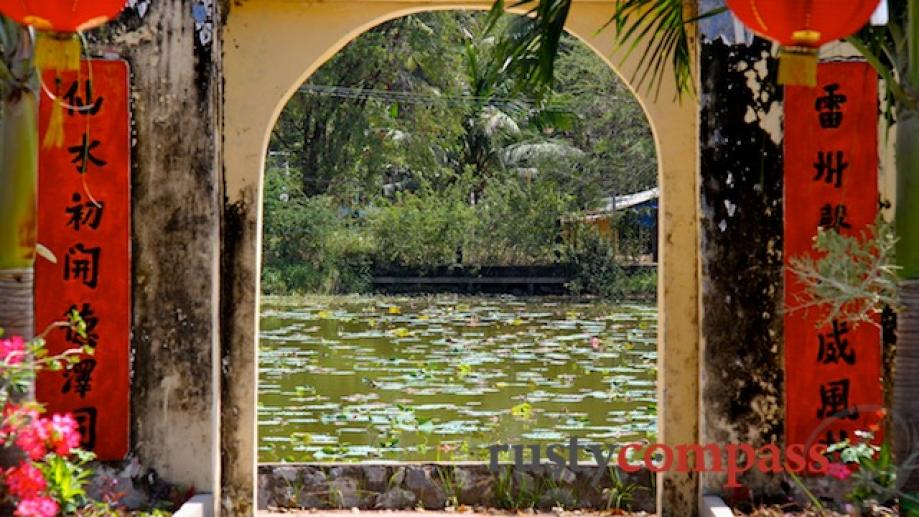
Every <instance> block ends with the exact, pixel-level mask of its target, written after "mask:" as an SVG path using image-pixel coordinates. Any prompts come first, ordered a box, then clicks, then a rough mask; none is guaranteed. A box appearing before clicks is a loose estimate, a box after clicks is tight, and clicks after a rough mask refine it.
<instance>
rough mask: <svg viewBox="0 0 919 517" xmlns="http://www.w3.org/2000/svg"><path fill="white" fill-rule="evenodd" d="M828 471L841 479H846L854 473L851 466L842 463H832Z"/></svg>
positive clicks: (828, 473)
mask: <svg viewBox="0 0 919 517" xmlns="http://www.w3.org/2000/svg"><path fill="white" fill-rule="evenodd" d="M826 473H827V475H830V476H832V477H834V478H836V479H838V480H840V481H843V480H846V479H848V478H849V476H851V475H852V471H851V470H849V467H847V466H845V464H842V463H830V466H829V467H827V469H826Z"/></svg>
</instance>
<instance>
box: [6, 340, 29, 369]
mask: <svg viewBox="0 0 919 517" xmlns="http://www.w3.org/2000/svg"><path fill="white" fill-rule="evenodd" d="M25 350H26V342H25V340H24V339H22V338H21V337H19V336H13V337H11V338H9V339H0V361H5V362H7V363H9V364H19V363H21V362H22V360H23V359H24V358H25Z"/></svg>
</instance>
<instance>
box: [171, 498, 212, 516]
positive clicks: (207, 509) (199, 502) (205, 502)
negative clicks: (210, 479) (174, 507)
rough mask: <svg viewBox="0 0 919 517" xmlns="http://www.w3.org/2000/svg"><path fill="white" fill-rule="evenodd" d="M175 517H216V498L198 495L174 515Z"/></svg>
mask: <svg viewBox="0 0 919 517" xmlns="http://www.w3.org/2000/svg"><path fill="white" fill-rule="evenodd" d="M172 515H173V517H214V496H212V495H211V494H198V495H196V496H195V497H192V498H191V499H189V500H188V501H186V502H185V504H183V505H182V507H181V508H179V511H177V512H176V513H174V514H172Z"/></svg>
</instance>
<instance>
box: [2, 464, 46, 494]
mask: <svg viewBox="0 0 919 517" xmlns="http://www.w3.org/2000/svg"><path fill="white" fill-rule="evenodd" d="M6 485H7V487H9V491H10V494H12V495H13V496H14V497H16V498H19V499H29V498H32V497H38V496H40V495H42V494H43V493H44V492H45V489H46V488H47V487H48V484H47V483H46V482H45V478H44V476H42V474H41V471H40V470H38V469H37V468H36V467H35V466H34V465H32V464H31V463H23V464H22V465H19V466H18V467H13V468H11V469H9V470H7V471H6Z"/></svg>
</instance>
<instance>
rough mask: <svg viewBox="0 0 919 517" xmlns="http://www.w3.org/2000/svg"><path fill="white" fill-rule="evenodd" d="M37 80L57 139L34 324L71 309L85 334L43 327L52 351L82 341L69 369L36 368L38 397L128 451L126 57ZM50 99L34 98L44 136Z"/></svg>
mask: <svg viewBox="0 0 919 517" xmlns="http://www.w3.org/2000/svg"><path fill="white" fill-rule="evenodd" d="M60 79H61V80H57V79H56V78H55V77H54V74H53V73H47V74H45V75H44V82H45V85H46V86H47V88H49V89H50V90H51V91H52V92H54V94H55V95H56V96H57V97H58V99H59V101H60V102H61V103H63V106H64V111H63V120H64V124H63V125H64V146H63V147H61V148H44V147H43V148H42V149H41V153H40V156H39V187H38V212H39V217H38V242H39V243H41V244H42V245H44V246H45V247H47V248H48V249H49V250H50V251H51V252H52V253H53V254H54V256H55V257H56V259H57V263H52V262H50V261H48V260H44V259H39V260H37V261H36V268H35V269H36V274H35V322H36V330H37V331H38V332H41V331H42V330H43V329H44V328H46V327H47V326H48V325H50V324H52V323H54V322H57V321H62V320H65V319H66V317H67V314H68V313H70V312H71V311H77V312H78V313H79V314H80V315H81V316H82V318H83V321H84V322H85V323H86V332H85V336H81V335H78V334H77V333H75V332H69V331H68V332H65V331H60V332H52V333H51V334H50V336H49V338H48V348H49V350H50V351H51V352H52V353H55V354H57V353H61V352H63V351H65V350H68V349H73V348H82V347H90V348H92V349H94V351H95V352H94V353H93V354H91V355H89V354H86V355H81V356H80V357H79V362H78V363H77V364H75V365H74V366H73V367H72V369H69V370H66V371H63V372H45V373H42V374H41V375H40V376H39V378H38V382H37V387H36V395H37V398H38V401H39V402H41V403H43V404H45V405H46V407H47V408H48V411H49V412H52V413H58V412H72V413H73V414H74V416H75V417H76V419H77V421H78V422H79V424H80V433H81V435H82V444H81V445H82V447H83V448H85V449H88V450H91V451H93V452H95V453H96V455H97V456H98V457H99V459H102V460H118V459H122V458H124V456H125V454H126V453H127V452H128V432H129V415H128V412H129V409H130V370H129V367H130V364H129V361H130V342H131V340H130V338H131V248H130V238H131V235H130V231H131V197H130V184H131V167H130V156H131V140H130V121H129V118H128V117H129V94H130V92H129V87H128V84H129V76H128V65H127V63H125V62H123V61H105V60H88V61H83V63H82V70H81V71H80V72H79V73H77V72H76V71H73V72H64V73H63V74H62V75H61V77H60ZM53 104H54V102H53V101H52V99H51V98H50V97H49V95H48V93H47V92H45V93H44V94H43V95H42V98H41V102H40V105H39V131H40V137H41V139H44V136H45V134H46V133H47V131H48V127H49V122H50V120H51V117H52V111H53V109H55V108H54V107H53Z"/></svg>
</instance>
